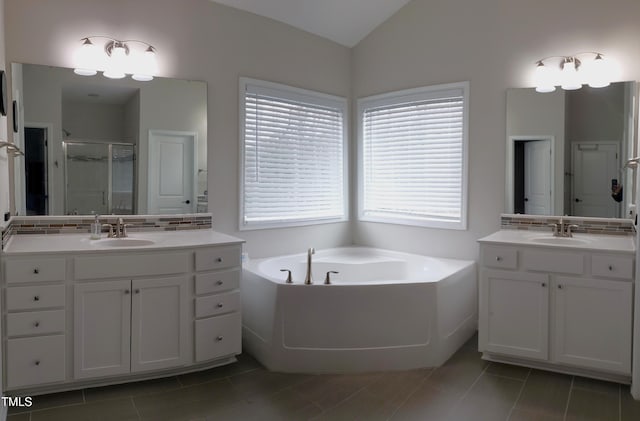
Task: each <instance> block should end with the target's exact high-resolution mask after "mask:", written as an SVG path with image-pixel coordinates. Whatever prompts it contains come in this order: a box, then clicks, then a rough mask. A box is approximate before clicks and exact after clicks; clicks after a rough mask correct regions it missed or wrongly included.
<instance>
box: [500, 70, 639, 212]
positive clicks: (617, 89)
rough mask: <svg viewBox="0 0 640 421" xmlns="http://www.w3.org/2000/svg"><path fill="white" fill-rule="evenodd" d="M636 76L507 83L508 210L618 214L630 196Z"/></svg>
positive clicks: (626, 209)
mask: <svg viewBox="0 0 640 421" xmlns="http://www.w3.org/2000/svg"><path fill="white" fill-rule="evenodd" d="M637 113H638V87H637V84H636V82H618V83H612V84H611V85H609V86H608V87H605V88H590V87H588V86H584V87H582V88H581V89H578V90H575V91H564V90H561V89H558V90H556V91H555V92H552V93H538V92H536V91H535V89H533V88H531V89H508V90H507V143H506V149H507V153H506V180H507V182H506V190H505V193H506V206H505V208H506V209H505V211H506V212H507V213H521V214H537V215H574V216H593V217H608V218H623V217H625V216H626V215H627V214H628V212H629V206H630V205H631V204H632V203H635V197H634V194H635V177H634V176H635V174H634V170H632V169H630V168H627V167H625V164H626V161H627V160H628V159H630V158H632V157H635V156H636V154H637V151H638V148H637V135H636V132H637V118H636V115H637Z"/></svg>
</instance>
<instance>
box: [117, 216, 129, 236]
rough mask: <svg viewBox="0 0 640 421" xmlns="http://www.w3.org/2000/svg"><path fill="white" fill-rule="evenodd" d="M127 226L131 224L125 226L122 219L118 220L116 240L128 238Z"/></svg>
mask: <svg viewBox="0 0 640 421" xmlns="http://www.w3.org/2000/svg"><path fill="white" fill-rule="evenodd" d="M127 226H129V224H125V223H124V220H123V219H122V218H118V222H117V224H116V238H125V237H128V236H127Z"/></svg>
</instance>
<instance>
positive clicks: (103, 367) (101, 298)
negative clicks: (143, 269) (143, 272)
mask: <svg viewBox="0 0 640 421" xmlns="http://www.w3.org/2000/svg"><path fill="white" fill-rule="evenodd" d="M73 318H74V329H73V331H74V336H73V338H74V339H73V341H74V376H75V378H85V377H101V376H110V375H114V374H123V373H129V371H130V362H129V349H130V338H131V281H130V280H123V281H105V282H95V283H90V284H76V285H75V287H74V312H73Z"/></svg>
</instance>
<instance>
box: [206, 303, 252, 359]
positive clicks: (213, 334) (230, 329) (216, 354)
mask: <svg viewBox="0 0 640 421" xmlns="http://www.w3.org/2000/svg"><path fill="white" fill-rule="evenodd" d="M241 333H242V326H241V319H240V313H231V314H227V315H224V316H218V317H210V318H208V319H202V320H196V362H200V361H206V360H212V359H214V358H220V357H224V356H227V355H232V354H239V353H240V352H241V350H242V343H241Z"/></svg>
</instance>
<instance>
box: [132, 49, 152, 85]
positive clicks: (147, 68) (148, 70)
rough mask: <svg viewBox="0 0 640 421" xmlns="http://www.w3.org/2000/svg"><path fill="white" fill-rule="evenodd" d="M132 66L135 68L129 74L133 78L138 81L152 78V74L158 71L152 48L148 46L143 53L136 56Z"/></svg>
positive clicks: (146, 80)
mask: <svg viewBox="0 0 640 421" xmlns="http://www.w3.org/2000/svg"><path fill="white" fill-rule="evenodd" d="M134 66H135V70H134V72H133V75H132V76H131V77H132V78H133V79H135V80H138V81H140V82H148V81H150V80H153V76H154V75H155V74H156V73H157V72H158V62H157V61H156V52H155V50H154V48H153V47H151V46H149V48H147V49H146V51H145V52H144V53H142V54H141V55H139V56H137V57H136V62H135V64H134Z"/></svg>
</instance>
